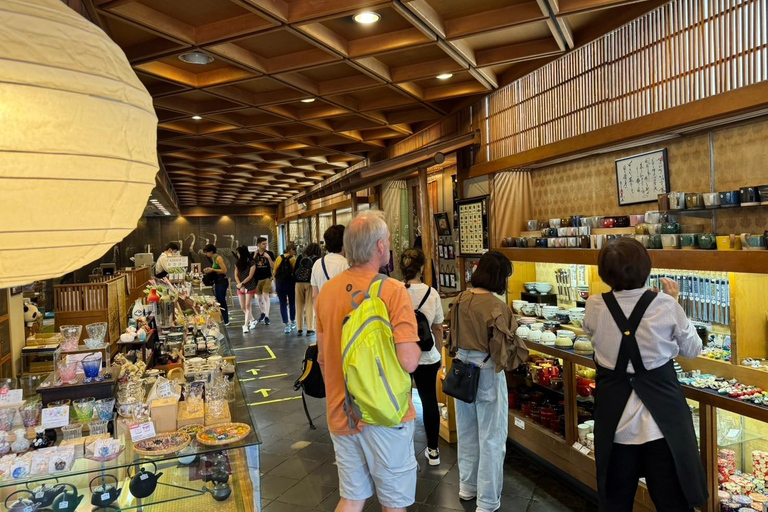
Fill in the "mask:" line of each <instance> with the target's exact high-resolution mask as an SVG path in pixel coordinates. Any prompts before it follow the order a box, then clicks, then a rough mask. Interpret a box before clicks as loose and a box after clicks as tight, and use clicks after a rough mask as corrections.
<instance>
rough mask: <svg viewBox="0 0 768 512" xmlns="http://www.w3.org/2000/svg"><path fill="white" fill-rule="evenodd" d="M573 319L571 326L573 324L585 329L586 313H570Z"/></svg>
mask: <svg viewBox="0 0 768 512" xmlns="http://www.w3.org/2000/svg"><path fill="white" fill-rule="evenodd" d="M568 316H570V317H571V324H573V326H574V327H583V326H584V313H569V315H568Z"/></svg>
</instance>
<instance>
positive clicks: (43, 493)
mask: <svg viewBox="0 0 768 512" xmlns="http://www.w3.org/2000/svg"><path fill="white" fill-rule="evenodd" d="M47 480H55V481H56V484H55V485H51V484H49V483H46V481H47ZM47 480H45V481H41V482H38V485H37V487H35V488H34V489H30V488H29V482H27V490H28V491H31V492H32V501H34V502H35V503H37V504H39V505H40V506H41V507H50V506H51V503H53V498H55V497H56V496H58V495H59V493H61V492H63V491H64V486H63V485H61V484H59V479H58V478H49V479H47Z"/></svg>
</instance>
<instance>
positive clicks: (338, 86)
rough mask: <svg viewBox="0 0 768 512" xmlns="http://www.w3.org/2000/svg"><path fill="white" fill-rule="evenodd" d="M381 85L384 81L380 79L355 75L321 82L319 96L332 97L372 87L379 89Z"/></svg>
mask: <svg viewBox="0 0 768 512" xmlns="http://www.w3.org/2000/svg"><path fill="white" fill-rule="evenodd" d="M381 84H382V81H381V80H380V79H378V78H373V77H371V76H368V75H367V74H366V75H355V76H351V77H345V78H337V79H334V80H327V81H325V82H320V83H319V84H318V94H319V95H320V96H330V95H333V94H340V93H345V92H352V91H360V90H363V89H370V88H372V87H378V86H380V85H381Z"/></svg>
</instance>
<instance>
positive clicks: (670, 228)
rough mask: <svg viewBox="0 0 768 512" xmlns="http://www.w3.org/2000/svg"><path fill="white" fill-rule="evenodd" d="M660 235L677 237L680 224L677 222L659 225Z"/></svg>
mask: <svg viewBox="0 0 768 512" xmlns="http://www.w3.org/2000/svg"><path fill="white" fill-rule="evenodd" d="M661 234H662V235H679V234H680V224H678V223H677V222H666V223H664V224H662V225H661Z"/></svg>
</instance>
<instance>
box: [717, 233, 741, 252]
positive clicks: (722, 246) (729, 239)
mask: <svg viewBox="0 0 768 512" xmlns="http://www.w3.org/2000/svg"><path fill="white" fill-rule="evenodd" d="M717 250H718V251H740V250H741V238H739V237H738V236H736V235H723V236H718V237H717Z"/></svg>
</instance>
